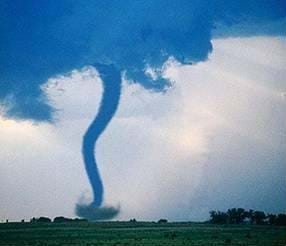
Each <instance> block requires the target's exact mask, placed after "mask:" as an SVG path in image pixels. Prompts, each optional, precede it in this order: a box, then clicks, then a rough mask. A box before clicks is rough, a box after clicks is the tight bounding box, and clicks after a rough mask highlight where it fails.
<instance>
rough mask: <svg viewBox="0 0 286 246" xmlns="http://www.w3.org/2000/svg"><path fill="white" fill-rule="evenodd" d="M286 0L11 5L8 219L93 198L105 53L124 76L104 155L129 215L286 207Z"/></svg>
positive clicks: (7, 5) (5, 158)
mask: <svg viewBox="0 0 286 246" xmlns="http://www.w3.org/2000/svg"><path fill="white" fill-rule="evenodd" d="M285 5H286V2H285V1H240V2H239V3H237V1H227V2H225V1H208V2H207V3H206V2H204V3H202V1H181V2H180V3H179V4H178V3H176V4H175V3H174V2H173V1H164V2H161V1H152V2H151V1H150V2H147V3H146V2H144V3H143V2H141V1H124V2H123V1H116V2H115V1H110V2H105V3H100V2H98V1H86V2H85V4H81V3H79V2H76V1H61V2H59V3H54V2H51V1H42V2H41V3H38V1H26V2H25V3H24V2H22V1H19V2H17V1H13V2H11V1H2V2H1V4H0V11H1V17H0V18H1V21H0V23H1V24H0V29H1V32H2V33H4V35H3V38H2V39H1V50H0V70H1V71H0V72H1V73H0V102H1V121H0V124H1V132H2V134H1V135H2V136H3V137H2V138H1V140H0V142H1V146H5V147H4V148H1V152H0V160H1V162H0V163H1V165H0V168H1V174H0V175H1V176H2V177H1V187H2V188H1V189H0V195H1V197H4V199H1V204H0V206H1V215H0V216H1V217H3V218H4V217H10V218H20V217H25V216H27V217H29V216H33V214H32V211H36V213H38V215H41V214H48V215H49V216H54V215H57V214H61V213H63V214H66V215H69V216H72V215H73V209H72V208H74V204H75V203H76V202H77V200H78V199H89V198H90V194H89V192H90V191H89V190H88V189H89V184H88V182H87V178H86V177H85V173H84V169H83V164H82V160H81V156H80V148H81V147H80V144H81V136H82V135H83V133H84V131H85V130H86V128H87V126H88V124H89V122H90V121H91V120H92V119H93V118H94V116H95V115H96V112H97V108H98V105H99V100H100V98H101V87H100V84H101V83H100V80H99V79H98V75H97V72H96V70H95V69H96V68H94V67H92V66H93V65H94V64H96V63H112V64H114V65H115V66H116V67H117V68H118V69H119V70H120V71H121V72H122V74H123V77H124V86H123V92H122V96H121V102H120V105H119V112H118V113H117V115H116V116H115V118H114V119H113V121H112V122H111V125H110V127H109V128H107V131H106V132H105V133H104V135H103V136H102V139H100V140H99V142H98V153H97V154H98V158H99V163H102V164H99V165H100V169H101V170H102V175H103V180H104V182H105V183H106V186H105V187H106V202H107V203H113V204H114V203H115V204H116V203H120V204H121V207H122V214H121V215H120V216H121V218H122V219H128V217H139V218H142V219H153V218H156V216H157V214H159V215H160V216H169V217H170V218H172V219H173V220H176V219H179V220H183V219H192V218H194V219H202V218H205V217H206V216H207V213H208V209H209V210H210V209H220V208H228V207H231V206H235V207H237V206H244V207H246V208H247V207H248V208H250V207H253V208H257V209H262V210H264V209H265V210H267V211H274V212H279V211H282V210H283V209H285V202H284V201H285V199H284V198H285V188H284V186H285V179H284V175H283V173H285V161H286V158H285V154H284V152H283V149H285V140H284V139H285V130H284V129H283V125H285V120H284V119H285V114H286V113H285V96H283V95H284V94H285V91H286V88H285V82H284V81H283V78H284V77H285V62H284V61H283V56H284V57H285V15H286V13H285V11H286V6H285ZM162 8H164V9H165V11H161V9H162ZM191 64H192V65H191ZM162 92H163V93H162ZM176 119H179V120H178V121H179V122H177V121H176ZM35 123H36V124H35ZM284 128H285V127H284ZM142 129H144V131H142ZM70 136H71V137H70ZM27 139H28V140H30V141H27ZM135 140H136V141H135ZM130 142H132V144H130V145H132V146H130V145H129V143H130ZM162 143H165V146H164V144H162ZM120 146H121V147H120ZM148 146H150V147H148ZM122 147H124V148H123V149H120V148H122ZM34 148H36V149H37V148H38V150H37V151H36V152H35V153H31V149H34ZM166 153H167V154H166ZM70 156H72V157H73V158H71V157H70ZM39 163H40V164H39ZM119 163H120V164H119ZM164 163H165V164H164ZM164 165H166V166H164ZM186 170H187V171H186ZM210 170H211V171H212V172H217V173H218V175H217V176H216V177H217V178H215V177H213V175H212V172H210ZM218 170H220V171H218ZM79 173H80V175H79V177H78V181H76V182H75V181H74V180H75V179H76V177H77V176H78V174H79ZM21 174H25V175H24V176H23V177H21ZM53 175H54V177H53V178H52V179H55V180H54V182H52V184H51V183H50V179H51V176H53ZM25 177H27V178H25ZM126 179H127V180H128V181H126ZM31 180H32V181H31ZM262 180H263V182H262ZM273 180H275V182H274V181H273ZM123 181H125V182H123ZM73 182H75V184H76V185H73V184H72V183H73ZM138 182H139V183H138ZM39 183H42V184H43V186H42V187H41V188H40V186H39ZM134 183H136V185H134ZM137 183H138V184H137ZM20 186H21V187H20ZM34 186H37V187H38V188H36V187H34ZM70 187H73V188H72V189H71V188H70ZM120 187H122V189H123V190H122V189H120ZM130 187H132V192H133V193H132V196H131V197H132V199H131V198H128V196H126V194H125V192H124V191H125V190H128V189H131V188H130ZM220 187H224V188H223V189H221V188H220ZM249 187H252V189H249ZM71 190H73V191H71ZM85 190H87V195H86V196H87V197H88V198H85V197H84V198H79V196H80V194H81V193H82V192H84V191H85ZM59 191H61V192H59ZM130 192H131V191H130ZM52 193H54V194H55V196H51V194H52ZM60 194H61V195H60ZM144 194H149V195H150V199H147V201H146V195H144ZM61 196H62V197H61ZM135 198H136V199H135ZM143 198H144V199H143ZM214 198H217V199H214ZM142 199H143V200H142ZM63 200H68V201H70V203H65V202H63ZM21 201H24V202H23V203H22V205H20V204H21ZM31 203H33V204H34V205H33V206H32V208H29V206H31V205H30V204H31ZM63 203H65V204H63ZM206 203H208V205H206ZM25 204H26V205H25ZM28 204H29V206H28ZM66 204H69V205H66ZM154 207H156V209H155V208H154ZM177 207H182V209H181V211H178V210H177ZM49 208H50V209H49ZM51 208H53V209H51ZM151 208H153V212H148V210H150V209H151ZM32 209H33V210H32ZM156 213H157V214H156ZM133 215H134V216H133Z"/></svg>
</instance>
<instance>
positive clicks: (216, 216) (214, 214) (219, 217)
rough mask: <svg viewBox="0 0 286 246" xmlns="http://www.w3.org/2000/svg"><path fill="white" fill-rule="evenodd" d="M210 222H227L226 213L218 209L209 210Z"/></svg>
mask: <svg viewBox="0 0 286 246" xmlns="http://www.w3.org/2000/svg"><path fill="white" fill-rule="evenodd" d="M210 217H211V219H210V222H211V223H213V224H227V223H228V222H229V218H228V215H227V213H224V212H220V211H214V210H213V211H210Z"/></svg>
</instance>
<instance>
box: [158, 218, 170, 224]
mask: <svg viewBox="0 0 286 246" xmlns="http://www.w3.org/2000/svg"><path fill="white" fill-rule="evenodd" d="M167 222H168V220H166V219H159V220H158V223H159V224H163V223H167Z"/></svg>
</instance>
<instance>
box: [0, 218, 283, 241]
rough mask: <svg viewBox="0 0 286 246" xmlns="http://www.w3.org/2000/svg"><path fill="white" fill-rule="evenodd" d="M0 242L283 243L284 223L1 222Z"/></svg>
mask: <svg viewBox="0 0 286 246" xmlns="http://www.w3.org/2000/svg"><path fill="white" fill-rule="evenodd" d="M0 245H1V246H2V245H10V246H12V245H19V246H20V245H21V246H25V245H38V246H45V245H54V246H56V245H80V246H83V245H84V246H92V245H117V246H120V245H134V246H136V245H174V246H177V245H186V246H189V245H197V246H203V245H204V246H206V245H213V246H214V245H264V246H271V245H275V246H285V245H286V227H276V226H266V225H265V226H255V225H232V226H231V225H210V224H197V223H164V224H158V223H152V222H97V223H88V222H69V223H2V224H0Z"/></svg>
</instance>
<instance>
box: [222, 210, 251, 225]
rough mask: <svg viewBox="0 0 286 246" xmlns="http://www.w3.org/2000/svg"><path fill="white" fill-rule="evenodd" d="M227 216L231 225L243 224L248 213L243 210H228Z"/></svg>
mask: <svg viewBox="0 0 286 246" xmlns="http://www.w3.org/2000/svg"><path fill="white" fill-rule="evenodd" d="M227 215H228V219H229V223H230V224H241V223H242V222H243V221H244V220H245V218H246V216H247V213H246V211H245V210H244V209H243V208H232V209H229V210H227Z"/></svg>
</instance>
